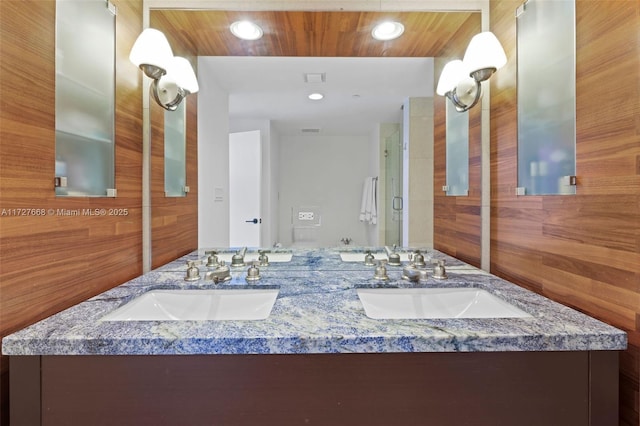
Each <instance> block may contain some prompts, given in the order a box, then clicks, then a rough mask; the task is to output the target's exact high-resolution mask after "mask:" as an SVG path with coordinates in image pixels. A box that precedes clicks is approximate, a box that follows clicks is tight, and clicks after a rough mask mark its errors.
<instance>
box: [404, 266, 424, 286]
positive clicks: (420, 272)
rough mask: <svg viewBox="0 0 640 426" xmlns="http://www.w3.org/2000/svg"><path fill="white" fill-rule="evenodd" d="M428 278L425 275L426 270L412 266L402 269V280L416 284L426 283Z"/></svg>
mask: <svg viewBox="0 0 640 426" xmlns="http://www.w3.org/2000/svg"><path fill="white" fill-rule="evenodd" d="M428 278H429V277H428V275H427V270H426V269H422V268H418V267H416V266H415V265H413V264H411V265H407V266H405V267H404V268H402V279H403V280H407V281H411V282H418V281H426V280H427V279H428Z"/></svg>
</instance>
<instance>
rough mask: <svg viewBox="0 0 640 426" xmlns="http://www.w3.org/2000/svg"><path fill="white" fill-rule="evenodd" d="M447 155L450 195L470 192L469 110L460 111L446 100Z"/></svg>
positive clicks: (448, 189) (447, 189) (447, 191)
mask: <svg viewBox="0 0 640 426" xmlns="http://www.w3.org/2000/svg"><path fill="white" fill-rule="evenodd" d="M445 104H446V121H447V136H446V147H447V149H446V153H447V154H446V156H447V166H446V167H447V186H446V187H445V190H446V193H447V195H448V196H466V195H468V194H469V111H464V112H458V111H457V110H456V107H455V105H454V104H453V102H450V101H449V100H446V102H445Z"/></svg>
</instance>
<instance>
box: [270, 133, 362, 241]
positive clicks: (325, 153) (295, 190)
mask: <svg viewBox="0 0 640 426" xmlns="http://www.w3.org/2000/svg"><path fill="white" fill-rule="evenodd" d="M370 146H371V140H370V137H369V136H322V135H302V134H301V135H299V136H282V137H281V139H280V146H279V149H280V161H279V163H280V185H279V187H280V238H279V239H280V242H282V244H283V245H285V246H288V245H290V244H291V243H292V224H291V209H292V208H296V209H297V207H300V206H318V207H319V208H320V210H321V218H322V222H321V227H320V230H319V231H320V232H319V233H318V234H317V235H318V246H321V247H334V246H337V245H341V244H342V243H340V239H341V238H345V237H348V238H352V239H353V242H352V244H357V245H366V244H368V236H367V235H368V231H367V226H369V225H365V224H364V223H363V222H360V220H359V214H360V205H361V201H362V187H363V183H364V180H365V178H366V177H367V176H370V164H371V159H370Z"/></svg>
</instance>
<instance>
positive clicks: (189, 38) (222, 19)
mask: <svg viewBox="0 0 640 426" xmlns="http://www.w3.org/2000/svg"><path fill="white" fill-rule="evenodd" d="M478 16H479V13H477V12H476V13H474V12H337V11H335V12H308V11H258V12H239V11H218V10H178V9H171V10H157V9H156V10H152V11H151V14H150V23H151V27H154V28H158V29H160V30H162V31H163V32H165V34H166V35H167V38H168V39H169V42H170V43H171V44H172V45H183V44H184V45H186V46H191V52H189V53H191V54H193V53H194V52H195V54H196V55H198V56H324V57H380V56H390V57H439V56H446V53H447V46H448V45H449V41H450V40H451V39H452V38H454V37H455V35H456V33H457V32H458V31H459V30H460V29H461V28H465V26H466V25H465V24H466V23H467V22H468V21H470V20H477V19H478ZM243 19H250V20H252V21H254V22H255V23H257V24H258V25H260V26H261V27H262V29H263V31H264V36H263V37H262V38H261V39H260V40H257V41H243V40H239V39H237V38H235V37H234V36H233V35H232V34H231V32H230V31H229V25H230V24H231V23H232V22H234V21H237V20H243ZM385 20H397V21H400V22H402V23H403V25H404V26H405V32H404V34H403V36H402V37H400V38H398V39H396V40H391V41H385V42H382V41H376V40H374V39H373V38H372V37H371V30H372V28H373V27H374V25H375V24H376V23H378V22H382V21H385ZM474 22H475V21H474ZM174 53H176V54H181V53H180V52H174Z"/></svg>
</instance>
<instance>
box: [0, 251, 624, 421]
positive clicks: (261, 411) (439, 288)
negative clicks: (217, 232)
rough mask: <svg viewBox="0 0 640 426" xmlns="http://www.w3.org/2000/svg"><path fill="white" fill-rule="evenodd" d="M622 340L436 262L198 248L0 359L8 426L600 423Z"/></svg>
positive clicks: (34, 334)
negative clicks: (5, 361)
mask: <svg viewBox="0 0 640 426" xmlns="http://www.w3.org/2000/svg"><path fill="white" fill-rule="evenodd" d="M239 254H242V260H241V261H239V260H238V257H237V255H239ZM234 255H235V256H236V257H235V258H234ZM260 255H262V257H261V256H260ZM396 255H399V256H397V257H396V258H395V259H394V257H393V256H396ZM417 255H418V256H420V257H423V258H424V261H425V262H424V266H423V265H422V264H418V263H416V260H417V259H418V257H416V256H417ZM398 258H399V263H397V262H398ZM232 264H233V266H231V265H232ZM207 265H209V266H207ZM434 265H435V266H434ZM436 268H438V269H436ZM445 268H446V270H445ZM221 277H223V278H221ZM626 343H627V341H626V334H625V333H624V332H622V331H620V330H618V329H616V328H613V327H611V326H609V325H606V324H604V323H602V322H600V321H597V320H595V319H593V318H591V317H588V316H586V315H584V314H582V313H579V312H577V311H575V310H573V309H570V308H568V307H565V306H562V305H560V304H558V303H555V302H553V301H551V300H549V299H546V298H544V297H542V296H540V295H537V294H535V293H532V292H530V291H528V290H525V289H523V288H521V287H518V286H516V285H514V284H511V283H509V282H507V281H505V280H502V279H500V278H498V277H495V276H493V275H490V274H488V273H486V272H484V271H481V270H479V269H477V268H474V267H472V266H470V265H467V264H464V263H463V262H461V261H459V260H457V259H455V258H452V257H450V256H447V255H445V254H443V253H440V252H438V251H434V250H423V251H422V253H420V252H416V251H414V250H398V251H397V252H395V251H393V252H392V251H389V250H387V251H385V250H384V249H375V248H371V249H370V250H365V249H362V248H348V247H342V248H339V249H337V248H336V249H313V250H272V251H267V252H265V253H258V252H257V251H252V250H248V251H246V252H244V251H237V250H228V249H227V250H222V249H219V250H215V252H213V253H212V252H211V251H205V250H199V251H197V252H193V253H191V254H189V255H187V256H184V257H183V258H180V259H178V260H176V261H173V262H171V263H169V264H167V265H164V266H163V267H161V268H158V269H156V270H154V271H151V272H149V273H147V274H144V275H143V276H140V277H138V278H136V279H133V280H131V281H129V282H127V283H125V284H122V285H120V286H118V287H116V288H114V289H112V290H110V291H107V292H105V293H103V294H100V295H98V296H96V297H94V298H92V299H89V300H87V301H85V302H83V303H81V304H79V305H76V306H74V307H72V308H70V309H68V310H65V311H63V312H60V313H59V314H56V315H54V316H51V317H49V318H47V319H46V320H44V321H41V322H39V323H37V324H34V325H32V326H30V327H28V328H25V329H24V330H21V331H19V332H17V333H15V334H12V335H10V336H7V337H5V338H4V339H3V352H4V354H5V355H9V356H10V357H11V358H10V368H11V372H10V374H11V375H10V380H11V383H10V386H11V416H12V424H16V425H19V424H29V425H31V424H69V423H71V424H87V425H89V424H119V425H125V424H132V425H134V424H135V425H145V424H149V425H151V424H153V425H162V424H167V425H178V424H184V425H199V424H211V425H218V424H219V425H272V424H273V425H289V424H291V425H294V424H316V425H360V424H362V425H390V424H394V425H413V424H415V425H426V424H434V425H449V424H451V425H462V424H469V425H484V424H487V425H500V424H505V425H513V424H518V425H527V424H531V425H540V424H545V425H554V424H558V425H573V424H575V425H587V424H598V425H600V424H602V425H607V424H612V425H614V424H617V422H618V416H617V413H618V397H617V394H618V351H620V350H623V349H625V348H626Z"/></svg>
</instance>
